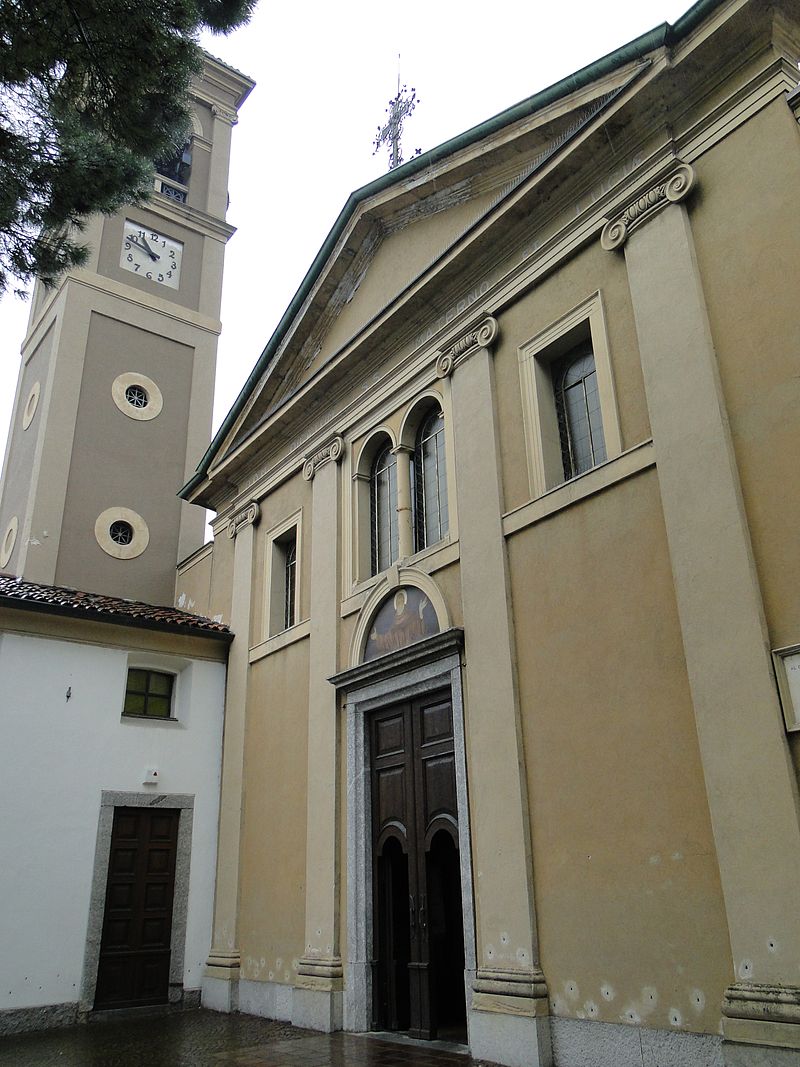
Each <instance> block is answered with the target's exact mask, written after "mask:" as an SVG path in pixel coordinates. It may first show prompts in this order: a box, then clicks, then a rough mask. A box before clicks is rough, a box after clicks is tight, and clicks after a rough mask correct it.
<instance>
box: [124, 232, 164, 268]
mask: <svg viewBox="0 0 800 1067" xmlns="http://www.w3.org/2000/svg"><path fill="white" fill-rule="evenodd" d="M128 240H129V241H130V242H131V244H134V245H136V247H137V248H141V250H142V251H143V252H146V253H147V255H148V256H149V257H150V258H151V259H152V260H153V261H154V262H155V260H157V259H161V256H159V255H158V253H156V252H153V250H152V249H151V248H150V246H149V245H148V244H147V242H146V241H145V239H144V237H142V238H141V240H140V239H139V238H138V237H134V236H133V235H131V236H130V237H129V238H128Z"/></svg>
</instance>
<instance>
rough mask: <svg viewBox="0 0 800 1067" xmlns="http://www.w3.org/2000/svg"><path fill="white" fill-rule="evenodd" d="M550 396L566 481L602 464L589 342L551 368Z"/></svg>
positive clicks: (603, 455)
mask: <svg viewBox="0 0 800 1067" xmlns="http://www.w3.org/2000/svg"><path fill="white" fill-rule="evenodd" d="M553 393H554V397H555V405H556V419H557V420H558V436H559V441H560V444H561V463H562V465H563V467H564V479H565V481H569V480H570V478H575V477H577V476H578V475H579V474H583V473H584V472H585V471H588V470H591V469H592V467H596V466H597V464H598V463H603V462H604V461H605V458H606V444H605V438H604V436H603V418H602V414H601V412H600V396H599V393H598V390H597V373H596V371H595V366H594V353H593V351H592V345H591V342H590V341H585V342H583V343H582V344H580V345H577V346H576V347H575V348H573V349H572V350H571V351H569V352H568V353H567V354H566V355H565V356H564V357H563V358H562V359H560V360H558V362H557V363H555V364H554V365H553Z"/></svg>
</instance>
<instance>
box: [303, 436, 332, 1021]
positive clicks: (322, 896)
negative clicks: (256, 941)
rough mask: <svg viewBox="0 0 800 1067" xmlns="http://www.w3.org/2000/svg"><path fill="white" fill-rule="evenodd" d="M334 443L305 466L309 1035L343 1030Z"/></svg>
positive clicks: (305, 1007) (306, 1018) (305, 990)
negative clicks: (308, 490)
mask: <svg viewBox="0 0 800 1067" xmlns="http://www.w3.org/2000/svg"><path fill="white" fill-rule="evenodd" d="M343 451H344V445H343V442H342V439H341V437H335V438H333V439H332V440H331V441H329V442H328V443H327V444H326V445H325V446H324V447H323V448H321V449H319V450H318V451H317V452H315V453H314V454H313V455H312V456H309V457H307V459H306V461H305V463H304V465H303V476H304V477H305V478H306V479H307V480H309V481H312V482H313V493H312V502H311V633H310V654H309V664H310V666H309V671H310V676H309V679H308V792H307V804H308V820H307V827H308V829H307V836H306V901H305V913H306V924H305V948H304V954H303V956H302V957H301V959H300V960H299V962H298V967H297V982H296V988H295V994H294V999H293V1007H292V1022H293V1023H295V1025H297V1026H305V1027H308V1028H310V1029H312V1030H324V1031H331V1030H338V1029H341V1025H342V974H343V971H342V959H341V954H340V950H339V805H340V795H339V793H340V790H339V784H338V781H337V772H338V743H339V738H338V728H337V727H338V723H337V709H336V692H335V690H334V689H333V687H332V686H331V685H330V683H329V682H328V678H329V677H330V676H331V675H333V674H335V673H336V669H337V618H338V603H337V589H338V582H337V565H338V548H339V536H338V528H339V497H338V488H339V477H338V475H339V472H338V470H337V465H338V462H339V460H340V459H341V457H342V455H343Z"/></svg>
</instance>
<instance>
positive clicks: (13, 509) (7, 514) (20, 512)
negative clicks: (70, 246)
mask: <svg viewBox="0 0 800 1067" xmlns="http://www.w3.org/2000/svg"><path fill="white" fill-rule="evenodd" d="M55 328H56V327H55V323H52V324H51V325H50V326H49V327H48V329H47V332H46V333H45V335H44V337H43V338H42V340H41V341H40V342H39V344H38V345H37V346H36V350H35V352H34V353H33V355H32V356H31V358H30V359H29V360H28V362H27V364H24V365H22V366H20V378H19V383H18V386H17V389H18V401H17V404H16V406H15V408H14V421H13V424H12V426H11V429H10V432H9V441H8V446H7V448H8V458H7V465H6V469H5V472H4V477H3V485H2V490H3V492H2V499H1V500H0V537H2V535H3V534H4V533H5V530H6V526H7V524H8V522H9V520H10V519H11V518H12V517H13V516H14V515H16V516H17V519H18V521H19V529H18V531H17V540H16V544H15V545H14V550H13V552H12V553H11V558H10V559H9V561H8V563H7V564H6V566H5V567H4V568H3V570H5V571H8V572H9V573H12V574H13V573H16V572H15V566H16V563H17V561H18V559H19V552H20V548H21V546H22V534H23V524H24V522H25V512H26V508H27V503H28V497H29V495H30V491H31V478H32V477H33V473H34V461H35V454H36V444H37V441H38V439H39V435H40V434H41V432H42V426H43V420H42V415H43V413H44V412H45V411H46V408H47V402H48V399H49V398H48V395H47V391H48V377H49V368H50V358H51V355H52V351H53V338H54V333H55ZM37 381H38V382H39V383H40V387H41V391H40V393H39V402H38V405H37V408H36V413H35V415H34V417H33V421H32V422H31V424H30V425H29V426H28V428H27V430H25V429H23V421H22V420H23V415H24V413H25V404H26V401H27V399H28V395H29V393H30V390H31V387H32V386H33V385H34V383H35V382H37Z"/></svg>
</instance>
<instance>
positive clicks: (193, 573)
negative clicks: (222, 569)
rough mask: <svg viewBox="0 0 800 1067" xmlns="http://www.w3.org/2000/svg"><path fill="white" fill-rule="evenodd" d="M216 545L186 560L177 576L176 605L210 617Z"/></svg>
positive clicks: (204, 546) (205, 547)
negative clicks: (212, 573) (212, 572)
mask: <svg viewBox="0 0 800 1067" xmlns="http://www.w3.org/2000/svg"><path fill="white" fill-rule="evenodd" d="M213 556H214V545H213V543H212V544H210V545H203V547H202V548H201V549H200V550H199V551H198V552H195V553H194V554H193V555H192V556H190V557H189V558H188V559H187V560H184V561H183V562H182V563H181V564H180V565H179V566H178V570H177V572H176V575H175V605H176V607H179V608H182V609H183V610H184V611H193V612H194V613H195V614H196V615H205V616H206V617H208V612H209V605H210V599H211V570H212V566H213Z"/></svg>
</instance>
